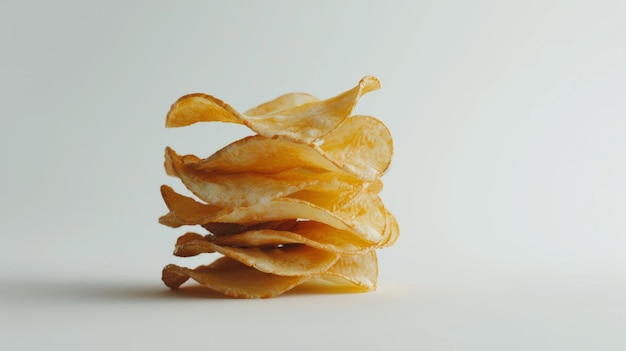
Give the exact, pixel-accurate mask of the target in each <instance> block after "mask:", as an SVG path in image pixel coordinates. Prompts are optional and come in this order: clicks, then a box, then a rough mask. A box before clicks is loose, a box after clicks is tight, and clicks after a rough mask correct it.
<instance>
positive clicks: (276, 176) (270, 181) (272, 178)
mask: <svg viewBox="0 0 626 351" xmlns="http://www.w3.org/2000/svg"><path fill="white" fill-rule="evenodd" d="M166 164H167V166H166V167H167V168H168V169H171V170H172V173H174V175H175V176H177V177H179V178H180V179H181V181H182V182H183V184H184V185H185V187H187V189H189V190H190V191H191V192H192V193H194V195H196V196H197V197H198V198H200V199H201V200H204V201H206V202H207V203H211V204H213V205H219V206H249V205H251V204H254V203H259V202H264V201H269V200H272V199H275V198H279V197H285V196H288V195H290V194H292V193H296V192H298V191H301V190H308V191H314V192H317V193H321V192H324V193H333V194H336V195H342V196H343V197H344V198H345V199H346V200H347V199H348V198H351V197H353V196H354V195H355V194H356V192H358V191H359V190H361V189H362V188H363V187H365V186H368V183H367V182H364V181H361V180H359V179H355V178H354V177H350V176H348V175H345V174H337V173H333V172H327V171H314V170H310V169H303V168H296V169H290V170H285V171H282V172H279V173H272V174H262V173H258V172H245V173H218V172H216V171H213V172H206V171H200V170H197V169H195V167H193V166H191V165H189V164H185V163H184V162H183V157H181V156H179V155H177V154H176V153H175V152H174V150H172V149H168V150H167V157H166ZM241 189H246V190H247V191H245V192H243V191H241ZM338 200H339V199H338Z"/></svg>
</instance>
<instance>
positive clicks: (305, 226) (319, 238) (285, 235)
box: [207, 221, 375, 255]
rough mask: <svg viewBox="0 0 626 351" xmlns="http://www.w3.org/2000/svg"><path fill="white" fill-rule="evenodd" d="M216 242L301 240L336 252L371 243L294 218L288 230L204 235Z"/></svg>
mask: <svg viewBox="0 0 626 351" xmlns="http://www.w3.org/2000/svg"><path fill="white" fill-rule="evenodd" d="M207 240H210V241H212V242H214V243H216V244H218V245H226V246H236V247H264V246H278V245H287V244H304V245H307V246H311V247H315V248H318V249H322V250H326V251H330V252H335V253H338V254H342V255H346V254H357V253H363V252H365V251H368V250H373V249H374V248H375V246H374V245H373V244H372V243H371V242H368V241H366V240H363V239H362V238H361V237H359V236H358V235H356V234H354V233H353V232H351V231H346V230H339V229H337V228H333V227H331V226H329V225H326V224H324V223H319V222H315V221H298V222H296V223H295V224H294V225H293V226H292V227H291V228H289V229H288V230H274V229H257V230H249V231H244V232H241V233H237V234H232V235H222V236H207Z"/></svg>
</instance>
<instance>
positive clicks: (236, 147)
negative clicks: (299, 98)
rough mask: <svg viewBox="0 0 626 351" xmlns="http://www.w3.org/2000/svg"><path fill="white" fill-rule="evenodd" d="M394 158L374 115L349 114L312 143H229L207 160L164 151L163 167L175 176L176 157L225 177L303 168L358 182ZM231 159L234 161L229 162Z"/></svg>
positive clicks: (380, 171) (250, 139)
mask: <svg viewBox="0 0 626 351" xmlns="http://www.w3.org/2000/svg"><path fill="white" fill-rule="evenodd" d="M392 155H393V139H392V138H391V134H390V133H389V130H388V129H387V127H386V126H385V125H384V124H383V123H382V122H380V121H379V120H377V119H375V118H373V117H369V116H353V117H350V118H348V119H346V120H345V121H344V122H343V123H342V124H341V125H339V126H338V127H337V128H336V129H335V130H333V131H331V132H330V133H329V134H327V135H325V136H323V137H321V138H320V140H319V141H318V142H317V143H315V144H311V145H303V144H298V143H291V142H289V141H286V140H274V139H267V138H263V137H259V136H253V137H247V138H243V139H241V140H238V141H236V142H234V143H231V144H229V145H228V146H226V147H224V148H223V149H221V150H219V151H218V152H216V153H215V154H213V155H212V156H211V157H209V158H207V159H205V160H200V159H199V158H197V157H195V156H193V155H186V156H182V157H181V156H178V155H176V153H175V152H174V151H173V150H171V149H169V148H168V149H167V150H166V164H165V168H166V170H167V173H168V174H170V175H176V173H175V172H174V171H172V167H173V164H172V163H173V162H174V161H175V160H173V159H172V157H174V156H177V157H178V158H179V159H180V160H176V161H177V162H180V163H183V164H185V165H188V166H189V167H190V168H191V169H199V170H204V171H211V172H217V173H223V174H231V173H241V172H252V171H254V172H256V173H280V172H283V171H286V170H290V169H294V168H306V169H324V170H327V171H332V172H336V173H337V176H344V175H343V174H342V173H343V172H347V173H348V174H350V175H352V176H354V177H357V178H359V179H362V180H373V179H377V178H378V177H380V176H381V175H382V174H383V173H384V172H385V171H386V170H387V168H388V167H389V164H390V163H391V157H392ZM235 158H236V159H237V162H232V160H233V159H235ZM344 177H345V176H344Z"/></svg>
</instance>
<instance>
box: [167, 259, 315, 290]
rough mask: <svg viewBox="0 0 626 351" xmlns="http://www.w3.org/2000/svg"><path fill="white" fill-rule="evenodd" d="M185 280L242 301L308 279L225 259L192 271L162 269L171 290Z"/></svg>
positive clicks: (286, 287)
mask: <svg viewBox="0 0 626 351" xmlns="http://www.w3.org/2000/svg"><path fill="white" fill-rule="evenodd" d="M189 278H191V279H193V280H195V281H196V282H198V283H200V284H201V285H204V286H206V287H207V288H210V289H212V290H215V291H218V292H220V293H222V294H224V295H227V296H231V297H237V298H246V299H254V298H268V297H274V296H277V295H280V294H282V293H284V292H285V291H288V290H290V289H292V288H293V287H295V286H297V285H300V284H302V283H303V282H305V281H307V280H309V279H310V278H309V277H299V276H281V275H275V274H270V273H263V272H261V271H258V270H256V269H254V268H252V267H248V266H246V265H244V264H242V263H240V262H237V261H235V260H233V259H230V258H228V257H222V258H219V259H217V260H216V261H215V262H213V263H212V264H210V265H208V266H200V267H198V268H196V269H189V268H184V267H179V266H177V265H174V264H170V265H167V266H165V268H163V275H162V279H163V282H164V283H165V285H167V286H168V287H170V288H172V289H177V288H178V287H179V286H180V285H181V284H183V283H184V282H186V281H187V280H188V279H189Z"/></svg>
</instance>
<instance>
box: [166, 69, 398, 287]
mask: <svg viewBox="0 0 626 351" xmlns="http://www.w3.org/2000/svg"><path fill="white" fill-rule="evenodd" d="M378 88H380V83H379V82H378V79H376V78H375V77H371V76H368V77H365V78H363V79H361V81H360V82H359V84H357V85H356V86H355V87H354V88H352V89H349V90H347V91H346V92H344V93H342V94H339V95H337V96H335V97H332V98H329V99H326V100H318V99H317V98H315V97H314V96H311V95H309V94H304V93H291V94H285V95H282V96H279V97H278V98H276V99H274V100H272V101H269V102H266V103H264V104H261V105H259V106H257V107H255V108H253V109H250V110H248V111H246V113H245V114H241V113H239V112H237V111H236V110H235V109H234V108H232V107H231V106H230V105H228V104H226V103H225V102H223V101H221V100H219V99H217V98H215V97H212V96H210V95H206V94H191V95H186V96H183V97H181V98H180V99H178V100H177V101H176V102H175V103H174V104H173V105H172V107H171V109H170V111H169V113H168V114H167V119H166V126H167V127H182V126H187V125H191V124H194V123H197V122H213V121H217V122H230V123H239V124H243V125H246V126H247V127H249V128H250V129H252V130H253V131H254V132H256V133H257V135H254V136H251V137H246V138H243V139H240V140H238V141H235V142H233V143H231V144H229V145H227V146H225V147H224V148H222V149H221V150H218V151H217V152H215V153H214V154H213V155H210V156H209V157H207V158H204V159H202V158H200V157H197V156H195V155H178V154H177V153H176V152H175V151H174V150H172V149H171V148H166V151H165V170H166V172H167V174H168V175H171V176H174V177H177V178H179V179H180V180H181V181H182V183H183V184H184V185H185V187H186V188H187V189H188V190H189V191H190V192H191V193H192V194H194V195H195V196H196V197H197V198H198V199H199V200H200V201H197V200H195V199H193V198H190V197H187V196H184V195H182V194H178V193H176V192H175V191H174V190H173V189H172V188H171V187H169V186H166V185H163V186H162V187H161V194H162V196H163V200H164V201H165V204H166V205H167V208H168V210H169V212H168V213H167V214H165V215H163V216H162V217H161V218H159V222H160V223H161V224H164V225H167V226H170V227H173V228H177V227H180V226H188V225H193V226H199V227H200V228H202V229H203V230H205V231H206V232H205V234H204V235H202V234H198V233H192V232H189V233H186V234H184V235H182V236H180V237H179V238H178V240H177V242H176V246H175V250H174V255H176V256H180V257H189V256H196V255H200V254H208V253H218V254H221V255H222V256H221V257H220V258H218V259H217V260H215V261H214V262H213V263H211V264H210V265H208V266H200V267H197V268H196V269H189V268H184V267H179V266H176V265H168V266H166V267H165V268H164V269H163V276H162V279H163V281H164V282H165V284H166V285H167V286H168V287H170V288H172V289H177V288H178V287H179V286H180V285H181V284H183V283H184V282H185V281H187V280H188V279H189V278H191V279H192V280H195V281H196V282H198V283H200V284H201V285H204V286H206V287H208V288H210V289H212V290H215V291H218V292H220V293H223V294H225V295H228V296H232V297H238V298H265V297H273V296H277V295H280V294H282V293H284V292H286V291H288V290H290V289H292V288H293V287H295V286H298V285H300V284H302V283H304V282H306V281H311V280H315V279H322V280H326V281H331V282H335V283H337V284H341V285H348V286H352V287H354V288H356V289H357V290H360V291H368V290H374V289H375V288H376V280H377V275H378V263H377V258H376V250H377V249H380V248H383V247H387V246H390V245H393V244H394V243H395V242H396V240H397V239H398V236H399V233H400V231H399V226H398V223H397V221H396V219H395V217H394V216H393V215H392V214H391V213H390V212H389V211H388V210H387V209H386V208H385V206H384V204H383V202H382V200H381V199H380V196H379V192H380V190H381V189H382V182H381V177H382V175H383V174H384V173H385V171H386V170H387V168H388V167H389V164H390V163H391V157H392V154H393V142H392V138H391V134H390V133H389V130H388V129H387V127H386V126H385V125H384V124H383V123H382V122H381V121H379V120H377V119H376V118H374V117H370V116H352V115H351V113H352V110H353V109H354V106H355V105H356V103H357V102H358V100H359V98H360V97H361V96H363V95H364V94H366V93H368V92H370V91H372V90H376V89H378Z"/></svg>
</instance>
